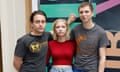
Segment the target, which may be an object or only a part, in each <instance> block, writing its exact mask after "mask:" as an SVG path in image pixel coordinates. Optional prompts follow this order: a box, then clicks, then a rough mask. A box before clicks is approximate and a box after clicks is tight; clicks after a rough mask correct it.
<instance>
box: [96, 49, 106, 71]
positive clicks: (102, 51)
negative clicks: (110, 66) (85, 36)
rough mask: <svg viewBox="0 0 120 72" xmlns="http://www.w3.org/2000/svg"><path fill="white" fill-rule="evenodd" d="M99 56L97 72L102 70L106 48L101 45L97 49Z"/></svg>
mask: <svg viewBox="0 0 120 72" xmlns="http://www.w3.org/2000/svg"><path fill="white" fill-rule="evenodd" d="M99 53H100V54H99V57H100V61H99V68H98V72H104V68H105V59H106V54H105V53H106V48H104V47H102V48H100V49H99Z"/></svg>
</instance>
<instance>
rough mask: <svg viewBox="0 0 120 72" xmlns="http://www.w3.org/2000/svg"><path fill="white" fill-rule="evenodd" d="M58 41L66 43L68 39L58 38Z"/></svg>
mask: <svg viewBox="0 0 120 72" xmlns="http://www.w3.org/2000/svg"><path fill="white" fill-rule="evenodd" d="M57 41H58V42H65V41H66V38H65V37H58V38H57Z"/></svg>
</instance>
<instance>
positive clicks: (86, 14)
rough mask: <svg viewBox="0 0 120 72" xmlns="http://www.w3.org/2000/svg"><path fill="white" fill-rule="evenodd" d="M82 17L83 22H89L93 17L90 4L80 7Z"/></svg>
mask: <svg viewBox="0 0 120 72" xmlns="http://www.w3.org/2000/svg"><path fill="white" fill-rule="evenodd" d="M79 14H80V19H81V21H82V22H83V23H87V22H89V21H90V20H91V19H92V16H93V11H91V9H90V7H89V6H84V7H81V8H80V9H79Z"/></svg>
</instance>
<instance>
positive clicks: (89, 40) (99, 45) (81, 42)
mask: <svg viewBox="0 0 120 72" xmlns="http://www.w3.org/2000/svg"><path fill="white" fill-rule="evenodd" d="M78 13H79V15H80V20H81V21H82V22H81V24H78V25H77V26H75V27H74V28H73V29H72V31H71V39H72V40H75V42H76V44H77V50H76V56H75V64H74V72H80V70H84V71H86V72H104V67H105V59H106V51H105V50H106V46H107V45H108V43H109V42H108V38H107V35H106V32H105V30H104V29H103V28H102V27H100V26H99V25H97V24H95V23H94V22H93V20H92V17H93V15H94V11H93V6H92V4H91V3H89V2H82V3H81V4H80V6H79V8H78ZM73 20H74V19H73Z"/></svg>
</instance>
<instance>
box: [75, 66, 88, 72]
mask: <svg viewBox="0 0 120 72" xmlns="http://www.w3.org/2000/svg"><path fill="white" fill-rule="evenodd" d="M73 72H87V71H84V70H80V69H77V68H75V67H74V68H73Z"/></svg>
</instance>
